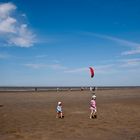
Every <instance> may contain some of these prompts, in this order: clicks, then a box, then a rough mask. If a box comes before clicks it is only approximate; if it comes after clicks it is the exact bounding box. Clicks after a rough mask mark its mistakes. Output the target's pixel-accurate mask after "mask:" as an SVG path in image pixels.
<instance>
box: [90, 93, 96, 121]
mask: <svg viewBox="0 0 140 140" xmlns="http://www.w3.org/2000/svg"><path fill="white" fill-rule="evenodd" d="M96 113H97V108H96V95H93V96H92V98H91V101H90V116H89V117H90V119H92V118H96V117H97V115H96Z"/></svg>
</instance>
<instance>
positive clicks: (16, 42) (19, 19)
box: [0, 0, 140, 86]
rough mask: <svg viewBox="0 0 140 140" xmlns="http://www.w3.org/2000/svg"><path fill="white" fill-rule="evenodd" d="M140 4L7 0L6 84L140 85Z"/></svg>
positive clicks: (2, 14) (0, 58)
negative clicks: (91, 76)
mask: <svg viewBox="0 0 140 140" xmlns="http://www.w3.org/2000/svg"><path fill="white" fill-rule="evenodd" d="M139 5H140V1H139V0H133V1H132V0H106V1H104V0H40V1H37V0H36V1H35V0H30V1H25V0H20V1H19V0H12V1H7V0H1V1H0V86H91V85H95V86H140V8H139ZM90 66H92V67H93V68H94V70H95V76H94V78H90V71H89V67H90Z"/></svg>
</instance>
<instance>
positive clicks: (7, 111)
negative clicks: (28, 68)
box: [0, 88, 140, 140]
mask: <svg viewBox="0 0 140 140" xmlns="http://www.w3.org/2000/svg"><path fill="white" fill-rule="evenodd" d="M91 96H92V93H91V92H90V91H59V92H55V91H51V92H47V91H46V92H45V91H44V92H32V91H30V92H20V91H19V92H10V91H9V92H0V105H1V106H0V140H90V139H94V140H140V88H132V89H130V88H129V89H111V90H98V91H96V96H97V100H96V101H97V109H98V116H97V119H89V113H90V110H89V101H90V99H91ZM58 101H62V103H63V111H64V115H65V117H64V119H56V117H55V116H56V112H55V111H56V105H57V102H58Z"/></svg>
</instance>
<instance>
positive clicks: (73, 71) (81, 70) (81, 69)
mask: <svg viewBox="0 0 140 140" xmlns="http://www.w3.org/2000/svg"><path fill="white" fill-rule="evenodd" d="M88 69H89V68H87V67H83V68H76V69H67V70H65V71H64V72H65V73H82V72H85V71H88Z"/></svg>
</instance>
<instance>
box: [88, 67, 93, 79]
mask: <svg viewBox="0 0 140 140" xmlns="http://www.w3.org/2000/svg"><path fill="white" fill-rule="evenodd" d="M89 69H90V74H91V78H93V77H94V69H93V68H92V67H89Z"/></svg>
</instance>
